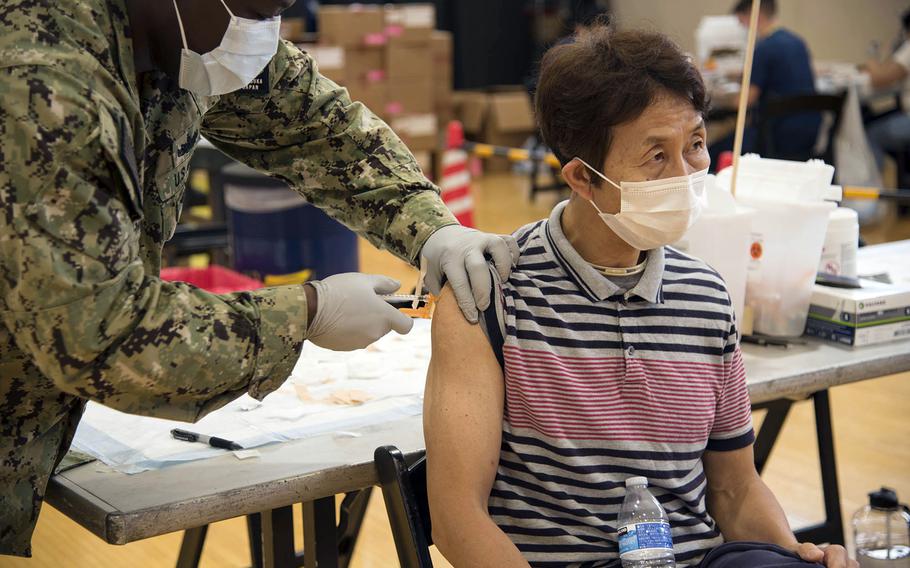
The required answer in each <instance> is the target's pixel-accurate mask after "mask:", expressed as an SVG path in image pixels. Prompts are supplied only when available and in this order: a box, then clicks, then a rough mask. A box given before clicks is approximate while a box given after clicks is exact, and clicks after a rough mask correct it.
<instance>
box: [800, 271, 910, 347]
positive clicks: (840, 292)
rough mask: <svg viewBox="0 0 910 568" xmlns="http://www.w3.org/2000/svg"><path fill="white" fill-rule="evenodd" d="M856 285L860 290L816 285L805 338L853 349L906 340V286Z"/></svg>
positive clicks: (909, 330)
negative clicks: (814, 338) (831, 342)
mask: <svg viewBox="0 0 910 568" xmlns="http://www.w3.org/2000/svg"><path fill="white" fill-rule="evenodd" d="M860 282H861V283H862V286H863V287H862V288H860V289H845V288H832V287H829V286H821V285H816V286H815V289H814V290H813V292H812V302H811V305H810V306H809V319H808V320H807V322H806V335H810V336H814V337H818V338H821V339H827V340H829V341H836V342H838V343H841V344H844V345H852V346H854V347H860V346H863V345H874V344H877V343H885V342H888V341H894V340H899V339H904V340H907V339H910V286H908V285H905V284H883V283H881V282H876V281H873V280H865V279H863V280H860Z"/></svg>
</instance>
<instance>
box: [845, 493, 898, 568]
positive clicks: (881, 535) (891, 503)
mask: <svg viewBox="0 0 910 568" xmlns="http://www.w3.org/2000/svg"><path fill="white" fill-rule="evenodd" d="M853 534H854V538H855V540H854V542H855V543H856V559H857V561H858V562H859V565H860V566H861V567H862V568H910V514H908V513H907V511H906V510H905V509H904V507H902V506H901V504H900V502H899V501H898V499H897V494H896V493H895V492H894V491H893V490H891V489H888V488H887V487H882V488H881V489H880V490H879V491H873V492H872V493H869V504H868V505H866V506H865V507H863V508H862V509H860V510H859V511H857V512H856V514H855V515H853Z"/></svg>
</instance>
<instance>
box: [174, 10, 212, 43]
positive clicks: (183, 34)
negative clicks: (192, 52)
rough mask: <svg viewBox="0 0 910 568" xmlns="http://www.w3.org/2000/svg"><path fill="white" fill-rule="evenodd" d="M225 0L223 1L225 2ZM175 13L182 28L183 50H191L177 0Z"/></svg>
mask: <svg viewBox="0 0 910 568" xmlns="http://www.w3.org/2000/svg"><path fill="white" fill-rule="evenodd" d="M223 1H224V0H222V2H223ZM174 11H175V12H177V24H178V25H179V26H180V38H181V39H183V49H186V50H189V49H190V46H189V45H187V43H186V32H185V31H184V29H183V18H181V17H180V8H178V7H177V0H174Z"/></svg>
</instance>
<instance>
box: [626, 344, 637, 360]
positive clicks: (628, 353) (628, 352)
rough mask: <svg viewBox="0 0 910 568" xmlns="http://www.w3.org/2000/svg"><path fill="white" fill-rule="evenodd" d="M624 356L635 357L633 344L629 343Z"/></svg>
mask: <svg viewBox="0 0 910 568" xmlns="http://www.w3.org/2000/svg"><path fill="white" fill-rule="evenodd" d="M626 356H627V357H635V347H633V346H631V345H630V346H629V347H628V348H627V349H626Z"/></svg>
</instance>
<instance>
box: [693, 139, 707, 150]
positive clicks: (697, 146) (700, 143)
mask: <svg viewBox="0 0 910 568" xmlns="http://www.w3.org/2000/svg"><path fill="white" fill-rule="evenodd" d="M704 147H705V141H704V140H696V141H695V143H694V144H692V149H693V150H701V149H702V148H704Z"/></svg>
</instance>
